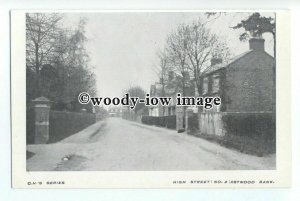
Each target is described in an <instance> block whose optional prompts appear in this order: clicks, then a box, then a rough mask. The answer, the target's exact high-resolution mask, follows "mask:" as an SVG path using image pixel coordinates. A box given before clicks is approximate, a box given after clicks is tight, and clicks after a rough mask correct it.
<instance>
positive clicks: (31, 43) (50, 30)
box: [26, 13, 62, 96]
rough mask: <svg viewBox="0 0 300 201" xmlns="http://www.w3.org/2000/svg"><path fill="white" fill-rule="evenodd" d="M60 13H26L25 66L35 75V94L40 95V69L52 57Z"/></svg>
mask: <svg viewBox="0 0 300 201" xmlns="http://www.w3.org/2000/svg"><path fill="white" fill-rule="evenodd" d="M61 18H62V17H61V15H59V14H57V13H31V14H26V66H27V67H28V68H31V69H32V70H33V71H34V72H35V74H36V76H35V79H36V80H35V84H36V87H35V89H36V92H35V94H36V95H37V96H39V95H40V70H41V67H42V66H43V64H49V61H50V60H51V58H52V57H54V56H55V55H54V51H53V50H54V46H55V38H56V37H57V36H58V33H59V29H58V23H59V21H60V20H61Z"/></svg>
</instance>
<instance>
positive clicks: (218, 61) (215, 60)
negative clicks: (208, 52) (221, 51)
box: [210, 58, 223, 66]
mask: <svg viewBox="0 0 300 201" xmlns="http://www.w3.org/2000/svg"><path fill="white" fill-rule="evenodd" d="M222 62H223V61H222V59H221V58H212V59H211V60H210V65H211V66H214V65H216V64H220V63H222Z"/></svg>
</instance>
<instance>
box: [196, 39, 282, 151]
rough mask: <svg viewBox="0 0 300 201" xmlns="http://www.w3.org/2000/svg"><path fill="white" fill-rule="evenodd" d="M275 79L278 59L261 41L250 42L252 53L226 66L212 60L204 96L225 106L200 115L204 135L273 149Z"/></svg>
mask: <svg viewBox="0 0 300 201" xmlns="http://www.w3.org/2000/svg"><path fill="white" fill-rule="evenodd" d="M275 77H276V75H275V60H274V58H273V57H272V56H270V55H269V54H268V53H266V52H265V50H264V39H262V38H252V39H250V40H249V50H248V51H246V52H244V53H242V54H240V55H238V56H236V57H234V58H232V59H230V60H229V61H228V62H226V63H225V62H222V60H220V59H212V60H211V66H209V67H208V68H207V69H206V70H205V71H204V72H203V76H202V96H219V97H221V99H222V104H221V106H220V107H215V108H214V109H213V110H205V109H203V110H202V112H200V113H199V115H198V121H199V130H200V132H201V134H202V135H204V136H205V135H206V136H207V135H208V136H211V137H213V136H214V137H216V138H219V137H221V138H223V139H224V137H226V141H234V143H235V142H237V141H239V142H241V144H243V145H241V146H242V147H243V146H246V145H245V144H251V142H252V141H253V144H254V145H255V146H252V147H256V146H257V145H258V143H261V144H265V145H264V146H260V148H262V149H266V147H267V146H269V147H268V149H269V150H274V149H275V148H274V147H275V144H276V143H275V139H276V138H275V134H276V132H275V118H276V114H275V112H276V111H275V108H276V107H275V106H276V96H275V84H276V83H275ZM229 138H230V139H229ZM266 144H268V145H266Z"/></svg>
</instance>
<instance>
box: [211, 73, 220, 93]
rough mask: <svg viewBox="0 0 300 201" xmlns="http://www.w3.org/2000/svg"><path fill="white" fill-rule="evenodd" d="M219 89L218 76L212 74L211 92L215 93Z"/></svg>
mask: <svg viewBox="0 0 300 201" xmlns="http://www.w3.org/2000/svg"><path fill="white" fill-rule="evenodd" d="M219 90H220V76H219V75H214V76H213V83H212V92H213V93H217V92H219Z"/></svg>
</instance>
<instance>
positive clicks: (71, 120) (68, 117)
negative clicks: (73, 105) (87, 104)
mask: <svg viewBox="0 0 300 201" xmlns="http://www.w3.org/2000/svg"><path fill="white" fill-rule="evenodd" d="M95 122H96V116H95V114H92V113H80V112H65V111H50V116H49V141H48V143H54V142H58V141H60V140H62V139H64V138H67V137H69V136H71V135H73V134H75V133H77V132H79V131H81V130H82V129H84V128H86V127H88V126H89V125H92V124H94V123H95Z"/></svg>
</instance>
